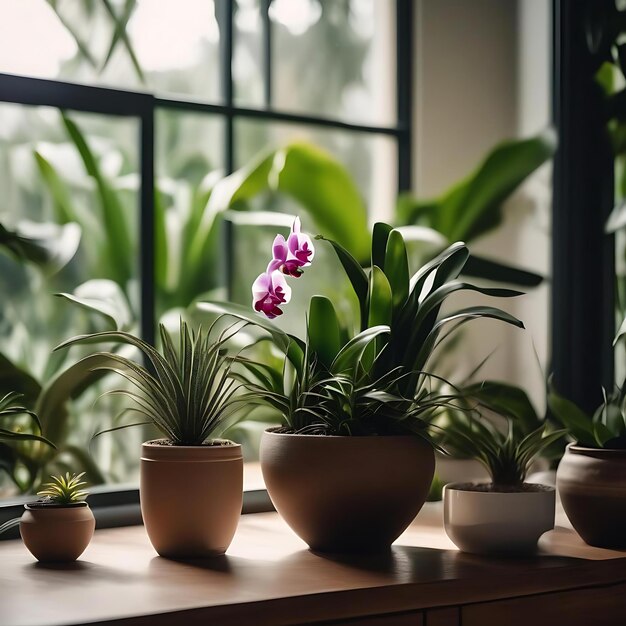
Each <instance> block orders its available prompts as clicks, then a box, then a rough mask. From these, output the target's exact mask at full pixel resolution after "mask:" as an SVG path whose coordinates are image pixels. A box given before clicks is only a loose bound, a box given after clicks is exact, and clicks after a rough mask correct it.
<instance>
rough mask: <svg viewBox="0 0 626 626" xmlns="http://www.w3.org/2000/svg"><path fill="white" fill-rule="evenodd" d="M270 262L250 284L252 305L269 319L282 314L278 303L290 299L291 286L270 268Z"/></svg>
mask: <svg viewBox="0 0 626 626" xmlns="http://www.w3.org/2000/svg"><path fill="white" fill-rule="evenodd" d="M272 263H273V262H272ZM272 263H270V264H269V266H268V267H267V271H266V272H264V273H263V274H261V275H260V276H259V277H258V278H257V279H256V280H255V281H254V283H253V285H252V306H253V307H254V310H255V311H258V312H259V313H263V314H264V315H265V316H266V317H268V318H269V319H274V318H275V317H278V316H279V315H282V314H283V312H282V310H281V309H280V308H279V305H281V304H287V302H289V300H290V299H291V287H290V286H289V285H288V284H287V281H286V280H285V277H284V276H283V275H282V274H281V273H280V272H279V271H277V270H275V269H274V270H273V269H272Z"/></svg>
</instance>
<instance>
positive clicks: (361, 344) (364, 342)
mask: <svg viewBox="0 0 626 626" xmlns="http://www.w3.org/2000/svg"><path fill="white" fill-rule="evenodd" d="M390 332H391V329H390V328H389V326H373V327H371V328H367V329H366V330H364V331H361V332H360V333H359V334H358V335H356V336H354V337H353V338H352V339H351V340H350V341H349V342H348V343H347V344H346V345H345V346H344V347H343V348H342V349H341V350H340V351H339V354H337V356H336V358H335V360H334V361H333V363H332V365H331V368H330V369H331V372H332V373H333V374H342V373H347V372H353V371H354V370H355V368H356V366H357V365H358V364H359V362H360V360H361V358H362V356H363V353H364V352H365V350H366V348H367V347H368V346H369V344H370V343H371V342H372V341H374V340H375V339H376V338H377V337H380V336H381V335H387V334H389V333H390Z"/></svg>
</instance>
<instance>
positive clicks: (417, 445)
mask: <svg viewBox="0 0 626 626" xmlns="http://www.w3.org/2000/svg"><path fill="white" fill-rule="evenodd" d="M261 468H262V470H263V478H264V479H265V484H266V486H267V491H268V493H269V496H270V498H271V499H272V502H273V503H274V506H275V507H276V510H277V511H278V512H279V513H280V514H281V515H282V517H283V518H284V520H285V521H286V522H287V524H289V526H291V528H292V530H293V531H294V532H295V533H296V534H297V535H298V536H299V537H301V538H302V539H304V541H306V543H308V544H309V546H310V547H311V549H313V550H316V551H320V552H370V551H377V550H383V549H386V548H388V547H389V546H390V545H391V544H392V543H393V541H395V539H397V538H398V537H399V536H400V534H402V532H403V531H404V530H405V529H406V527H407V526H408V525H409V524H410V523H411V521H412V520H413V519H414V518H415V516H416V515H417V513H418V512H419V510H420V509H421V508H422V505H423V504H424V501H425V500H426V496H427V494H428V490H429V488H430V484H431V482H432V478H433V472H434V469H435V455H434V452H433V449H432V446H430V445H429V444H428V443H427V442H426V441H424V440H423V439H421V438H419V437H410V436H405V437H403V436H394V437H376V436H373V437H335V436H325V435H295V434H283V433H277V432H272V429H270V430H268V431H266V432H265V433H264V434H263V438H262V439H261Z"/></svg>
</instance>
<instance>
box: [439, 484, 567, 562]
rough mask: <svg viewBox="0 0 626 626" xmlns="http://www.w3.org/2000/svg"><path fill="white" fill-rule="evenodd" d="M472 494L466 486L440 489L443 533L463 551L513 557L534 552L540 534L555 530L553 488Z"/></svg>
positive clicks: (450, 486)
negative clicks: (441, 494)
mask: <svg viewBox="0 0 626 626" xmlns="http://www.w3.org/2000/svg"><path fill="white" fill-rule="evenodd" d="M536 487H537V490H536V491H520V492H506V493H502V492H497V491H473V490H471V489H468V488H467V483H464V484H463V483H452V484H449V485H446V486H445V487H444V488H443V521H444V527H445V529H446V534H447V535H448V537H450V539H451V540H452V542H453V543H454V544H455V545H456V546H457V547H458V548H459V550H462V551H463V552H471V553H473V554H498V555H508V554H511V555H515V554H526V553H530V552H534V551H535V550H536V548H537V541H538V539H539V537H541V535H543V533H545V532H546V531H548V530H552V528H554V509H555V499H556V498H555V493H556V492H555V489H554V487H547V486H544V485H537V486H536Z"/></svg>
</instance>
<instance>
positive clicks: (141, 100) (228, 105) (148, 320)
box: [0, 0, 414, 538]
mask: <svg viewBox="0 0 626 626" xmlns="http://www.w3.org/2000/svg"><path fill="white" fill-rule="evenodd" d="M270 4H271V0H260V7H261V24H262V42H263V60H262V65H263V81H264V89H263V93H264V106H263V107H260V108H252V107H243V106H238V105H237V103H236V101H235V86H234V81H233V75H232V59H233V41H234V37H235V33H234V24H233V16H234V11H235V0H216V3H215V7H216V12H219V13H220V14H219V15H217V17H218V23H219V24H220V44H219V45H220V85H221V97H222V102H221V103H210V102H204V101H200V100H195V99H191V98H175V97H169V96H164V95H159V96H157V95H155V94H153V93H149V92H147V93H146V92H138V91H133V90H125V89H121V88H109V87H101V86H94V85H83V84H75V83H70V82H65V81H58V80H48V79H40V78H32V77H26V76H17V75H11V74H2V73H0V103H12V104H20V105H29V106H48V107H53V108H57V109H60V110H68V111H75V112H81V113H95V114H101V115H106V116H120V117H128V118H134V119H137V120H138V122H139V146H140V151H139V169H140V192H139V223H140V242H139V280H140V285H141V288H140V303H141V304H140V308H141V311H140V334H141V336H142V337H143V338H144V339H145V340H147V341H149V342H151V343H154V338H155V289H154V260H155V249H154V214H153V206H154V191H153V190H154V180H155V174H154V161H155V155H154V144H155V141H154V133H155V114H156V112H157V111H159V110H170V111H177V112H193V113H198V114H208V115H213V116H217V117H220V118H221V119H223V120H224V121H225V124H224V127H225V131H224V132H225V137H224V155H223V156H224V164H225V170H226V173H231V172H232V171H233V169H234V163H235V154H234V150H235V121H236V120H238V119H256V120H262V121H266V122H272V121H275V122H276V121H277V122H283V123H287V124H299V125H303V126H313V127H321V128H329V129H336V130H343V131H348V132H354V133H360V134H370V135H374V136H376V135H378V136H386V137H390V138H392V139H393V140H395V142H396V146H397V148H396V154H397V170H398V180H397V188H398V192H402V191H408V190H410V189H411V181H412V176H411V174H412V169H413V163H412V137H413V124H412V109H413V106H412V98H413V84H414V82H413V78H414V77H413V69H414V66H413V53H414V47H413V33H414V20H413V17H414V6H413V5H414V2H413V0H396V2H395V9H396V15H395V25H396V50H395V53H396V54H395V56H396V123H395V124H393V125H389V126H377V125H368V124H354V123H351V122H347V121H344V120H341V119H338V118H333V117H325V116H315V115H310V114H300V113H293V112H289V111H284V110H279V109H275V108H273V101H272V79H271V76H272V71H273V59H272V23H271V20H270V14H269V7H270ZM91 491H92V494H91V495H90V497H89V502H90V505H91V507H92V508H93V509H94V514H95V516H96V519H97V521H98V527H99V528H103V527H111V526H119V525H128V524H140V523H142V522H141V515H140V512H139V491H138V488H128V487H127V486H119V485H103V486H101V487H97V488H94V489H92V490H91ZM29 499H32V497H31V498H29V497H28V496H25V497H19V498H15V499H12V500H8V501H4V502H0V524H1V523H2V522H3V521H6V520H7V519H11V518H13V517H17V516H19V515H20V514H21V511H22V506H23V503H24V502H26V501H28V500H29ZM270 509H271V502H270V501H269V498H268V496H267V492H266V491H265V490H259V491H247V492H245V493H244V513H247V512H257V511H260V510H270ZM12 536H16V532H14V533H12V532H8V533H5V535H4V536H3V537H0V538H10V537H12Z"/></svg>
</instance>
